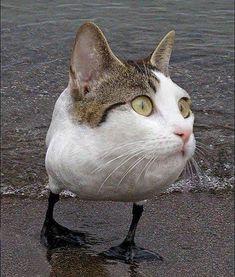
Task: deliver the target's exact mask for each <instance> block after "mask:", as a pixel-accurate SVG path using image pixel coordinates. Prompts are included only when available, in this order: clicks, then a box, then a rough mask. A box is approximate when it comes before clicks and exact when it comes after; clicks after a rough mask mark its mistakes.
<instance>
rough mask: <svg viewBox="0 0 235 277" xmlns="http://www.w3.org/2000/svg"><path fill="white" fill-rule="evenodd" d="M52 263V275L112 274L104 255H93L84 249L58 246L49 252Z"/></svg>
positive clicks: (70, 276) (105, 276)
mask: <svg viewBox="0 0 235 277" xmlns="http://www.w3.org/2000/svg"><path fill="white" fill-rule="evenodd" d="M47 259H48V261H49V263H50V265H51V271H50V276H51V277H52V276H68V277H75V276H76V277H78V276H84V277H86V276H87V277H92V276H100V277H107V276H110V275H109V272H108V270H107V269H106V268H105V260H104V259H103V258H102V257H99V256H96V255H92V254H90V253H88V252H85V250H84V249H83V250H82V249H76V248H68V247H67V248H57V249H54V250H49V251H48V252H47Z"/></svg>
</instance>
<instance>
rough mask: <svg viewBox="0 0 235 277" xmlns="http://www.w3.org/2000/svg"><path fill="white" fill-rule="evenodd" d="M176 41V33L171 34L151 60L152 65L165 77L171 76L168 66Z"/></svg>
mask: <svg viewBox="0 0 235 277" xmlns="http://www.w3.org/2000/svg"><path fill="white" fill-rule="evenodd" d="M174 40H175V31H171V32H169V33H168V34H167V35H166V36H165V37H164V38H163V39H162V41H161V42H160V43H159V45H158V46H157V48H156V49H155V50H154V51H153V53H152V54H151V56H150V58H149V62H150V64H151V65H153V66H154V67H156V68H157V69H158V70H159V71H160V72H162V73H163V74H164V75H166V76H169V71H168V66H169V61H170V57H171V52H172V49H173V45H174Z"/></svg>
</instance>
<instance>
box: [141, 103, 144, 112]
mask: <svg viewBox="0 0 235 277" xmlns="http://www.w3.org/2000/svg"><path fill="white" fill-rule="evenodd" d="M141 109H142V110H143V109H144V101H141Z"/></svg>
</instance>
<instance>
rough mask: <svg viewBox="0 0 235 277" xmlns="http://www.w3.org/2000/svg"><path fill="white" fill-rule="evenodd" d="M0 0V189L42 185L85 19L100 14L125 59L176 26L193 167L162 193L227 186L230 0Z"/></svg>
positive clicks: (178, 78) (175, 64) (177, 70)
mask: <svg viewBox="0 0 235 277" xmlns="http://www.w3.org/2000/svg"><path fill="white" fill-rule="evenodd" d="M78 2H79V3H78ZM1 6H2V9H1V13H2V17H1V23H2V172H1V178H2V185H1V192H2V193H3V194H14V195H27V196H38V195H39V196H44V195H45V194H46V193H47V191H46V189H45V187H46V185H47V175H46V171H45V168H44V156H45V142H44V140H45V136H46V131H47V129H48V126H49V124H50V119H51V114H52V111H53V106H54V103H55V101H56V99H57V98H58V96H59V94H60V93H61V92H62V91H63V89H64V88H65V87H66V85H67V82H68V65H69V59H70V53H71V47H72V45H73V40H74V37H75V34H76V30H77V29H78V27H79V26H80V25H81V24H82V23H83V22H85V21H93V22H95V23H96V24H98V25H99V26H100V28H101V29H102V30H103V31H104V33H105V34H106V37H107V38H108V40H109V42H110V45H111V48H112V49H113V51H114V53H116V54H117V55H119V56H121V57H124V58H128V59H135V58H141V57H145V56H146V55H148V54H149V53H151V51H152V50H153V49H154V48H155V46H156V45H157V43H158V42H159V41H160V40H161V38H162V37H163V36H164V35H165V34H166V33H167V32H168V31H170V30H172V29H174V30H175V31H176V41H175V48H174V51H173V55H172V59H171V68H170V69H171V77H172V79H173V80H174V81H175V82H176V83H178V84H179V85H180V86H182V87H183V88H185V89H186V90H187V91H188V92H189V94H190V95H191V97H192V100H193V110H194V113H195V116H196V122H195V135H196V137H197V140H198V142H199V144H198V146H199V147H200V150H199V151H198V153H197V155H196V156H195V160H196V161H197V164H198V167H199V168H200V170H199V169H198V170H197V172H196V171H195V170H193V172H194V175H195V176H193V178H188V175H189V171H192V170H190V169H188V172H187V174H186V177H185V178H184V179H181V180H180V181H178V182H176V183H175V184H173V185H172V186H171V187H170V188H169V190H168V193H171V192H172V191H191V190H192V191H198V190H203V191H208V190H209V191H217V190H224V189H226V190H227V189H228V190H230V189H232V188H233V182H234V175H233V172H234V152H233V149H234V142H233V141H234V69H233V66H234V54H233V53H234V52H233V51H234V46H233V42H234V36H233V34H234V26H233V21H234V13H233V8H234V7H233V1H218V0H215V1H202V0H199V1H184V0H183V1H120V2H119V1H115V2H110V1H95V3H88V2H87V1H74V0H73V1H50V2H48V1H36V2H35V1H25V0H22V1H13V0H12V1H6V0H3V1H2V4H1ZM195 173H197V174H195ZM65 195H70V194H69V193H65Z"/></svg>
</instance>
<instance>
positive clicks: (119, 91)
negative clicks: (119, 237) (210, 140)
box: [41, 22, 196, 261]
mask: <svg viewBox="0 0 235 277" xmlns="http://www.w3.org/2000/svg"><path fill="white" fill-rule="evenodd" d="M174 38H175V32H174V31H171V32H169V33H168V34H167V35H166V36H165V37H164V38H163V39H162V41H161V42H160V44H159V45H158V46H157V48H156V49H155V50H154V51H153V52H152V54H151V55H150V56H149V57H147V58H145V59H142V60H138V61H126V60H124V59H120V58H118V57H117V56H116V55H114V53H113V52H112V50H111V49H110V47H109V45H108V42H107V40H106V38H105V36H104V34H103V33H102V31H101V30H100V29H99V27H98V26H96V25H95V24H94V23H91V22H87V23H84V24H83V25H82V26H81V27H80V29H79V30H78V32H77V35H76V39H75V43H74V47H73V50H72V57H71V63H70V69H69V83H68V86H67V88H66V89H65V90H64V92H63V93H62V94H61V95H60V97H59V99H58V100H57V102H56V104H55V108H54V112H53V116H52V121H51V125H50V127H49V130H48V133H47V137H46V144H47V153H46V170H47V173H48V176H49V189H50V196H49V206H48V211H47V216H46V220H45V223H46V224H45V223H44V226H43V229H42V233H41V239H42V242H43V243H44V244H45V245H55V244H58V236H57V240H56V241H55V238H54V237H53V235H52V233H53V232H52V229H53V228H55V226H57V227H58V228H57V229H58V230H57V231H56V232H57V234H58V232H62V233H63V235H62V237H63V238H64V237H65V236H64V232H65V233H66V232H69V230H68V229H67V228H65V227H63V226H61V225H58V223H56V222H55V221H54V219H53V207H54V204H55V203H56V202H57V201H58V200H59V193H60V192H61V191H62V190H69V191H71V192H74V193H76V194H77V195H78V197H79V198H80V199H84V200H96V201H102V200H111V201H126V202H133V203H134V205H133V221H132V224H131V227H130V231H129V233H128V236H127V237H126V239H125V240H124V242H123V243H122V244H121V245H119V246H116V247H112V248H111V249H110V250H109V251H106V252H104V254H105V255H106V256H109V257H112V258H119V259H124V260H126V261H133V260H138V259H141V258H148V257H150V258H153V257H155V258H158V259H160V258H161V257H160V256H159V255H158V254H156V253H154V252H151V251H148V250H144V249H142V248H139V247H137V246H136V245H135V243H134V235H135V229H136V226H137V223H138V220H139V218H140V216H141V214H142V212H143V204H144V202H145V201H146V199H149V198H151V197H153V196H154V195H156V194H157V193H159V192H161V191H163V190H165V189H166V188H167V186H169V185H170V184H172V183H173V182H174V181H175V180H176V179H177V178H178V177H179V175H180V174H181V173H182V171H183V169H184V167H185V166H186V163H187V161H188V160H189V159H190V158H191V157H192V156H193V154H194V151H195V145H196V142H195V138H194V134H193V123H194V115H193V112H192V110H191V100H190V97H189V95H188V93H187V92H186V91H185V90H183V89H182V88H180V87H179V86H178V85H177V84H175V83H174V82H173V81H172V80H171V79H170V76H169V69H168V65H169V61H170V56H171V52H172V48H173V44H174ZM48 222H49V223H48ZM53 224H54V225H53ZM52 226H54V227H53V228H52ZM66 234H67V233H66ZM68 237H69V238H68V239H67V242H68V241H73V239H72V238H76V239H75V241H76V240H78V241H77V244H82V243H83V241H82V238H81V237H80V238H79V236H78V235H77V234H75V233H74V232H73V233H71V232H70V234H69V235H68Z"/></svg>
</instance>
